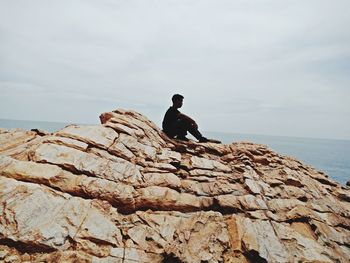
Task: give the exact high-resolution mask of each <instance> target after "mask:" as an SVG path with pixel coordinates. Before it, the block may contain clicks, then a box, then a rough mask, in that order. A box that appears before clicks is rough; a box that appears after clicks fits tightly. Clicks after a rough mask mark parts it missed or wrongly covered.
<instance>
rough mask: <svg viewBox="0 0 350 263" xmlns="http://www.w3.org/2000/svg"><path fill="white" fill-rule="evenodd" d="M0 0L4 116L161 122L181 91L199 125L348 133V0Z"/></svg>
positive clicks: (220, 128) (338, 135) (259, 130)
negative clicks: (112, 116) (137, 117)
mask: <svg viewBox="0 0 350 263" xmlns="http://www.w3.org/2000/svg"><path fill="white" fill-rule="evenodd" d="M1 5H2V7H3V8H1V10H0V36H1V39H2V41H1V42H0V58H1V59H0V92H1V94H2V95H1V97H0V118H14V119H36V120H38V119H41V120H52V121H66V120H68V121H75V122H79V123H81V122H90V123H95V122H96V121H98V118H97V117H98V115H99V114H100V112H101V111H107V110H112V109H114V108H116V107H124V108H132V109H135V110H139V111H141V112H143V113H144V114H146V115H148V116H149V117H150V118H151V119H152V120H154V121H155V122H156V123H157V124H158V125H160V123H161V119H162V116H163V114H164V111H165V110H166V108H167V107H168V106H169V104H170V97H171V95H172V94H173V93H182V94H184V95H185V104H184V107H183V109H182V110H183V111H184V112H186V113H188V114H189V115H193V116H194V117H195V118H197V119H198V122H199V123H200V125H201V127H203V129H207V130H218V131H226V132H230V131H235V132H251V133H267V134H280V135H291V136H293V135H296V136H309V137H330V138H332V137H334V138H348V139H350V137H349V136H350V132H349V131H350V124H349V122H348V121H346V120H348V119H349V115H350V107H349V101H350V90H349V88H348V87H349V82H350V75H349V74H348V69H349V66H350V63H349V61H350V60H349V58H350V48H349V47H350V34H349V33H350V32H349V31H350V30H349V29H348V27H347V25H348V24H350V17H349V16H348V14H347V10H349V8H350V2H349V1H347V0H337V1H328V0H318V1H316V0H312V1H307V2H302V1H291V0H289V1H283V2H276V1H272V0H266V1H245V0H244V1H243V0H239V1H228V0H227V1H226V0H223V1H209V0H203V1H172V0H167V1H140V0H139V1H136V0H131V1H122V0H119V1H107V0H104V1H98V2H96V1H82V0H81V1H68V0H63V1H58V2H57V1H47V0H46V1H43V0H38V1H35V2H34V1H23V0H22V1H21V0H19V1H2V4H1ZM13 105H17V106H16V107H14V106H13ZM62 105H64V107H62ZM58 109H59V110H58ZM322 116H323V118H322ZM291 120H292V122H293V123H294V124H293V125H291V124H290V123H291ZM310 120H313V121H310ZM316 122H317V123H316ZM238 124H239V125H238ZM297 126H300V127H302V128H298V127H297ZM316 127H317V128H316Z"/></svg>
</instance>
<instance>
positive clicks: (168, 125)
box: [163, 94, 209, 142]
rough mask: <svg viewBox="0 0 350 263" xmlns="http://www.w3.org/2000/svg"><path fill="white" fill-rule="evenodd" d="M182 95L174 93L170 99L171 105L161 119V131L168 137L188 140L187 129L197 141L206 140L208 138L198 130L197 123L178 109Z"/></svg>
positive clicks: (180, 105)
mask: <svg viewBox="0 0 350 263" xmlns="http://www.w3.org/2000/svg"><path fill="white" fill-rule="evenodd" d="M183 99H184V97H183V96H182V95H180V94H175V95H174V96H173V97H172V98H171V100H172V101H173V106H171V107H170V108H169V109H168V110H167V112H166V113H165V116H164V120H163V131H164V132H165V133H166V134H167V135H168V136H169V137H170V138H176V139H179V140H184V141H188V139H187V138H186V135H187V131H188V132H189V133H191V134H192V135H193V136H194V137H195V138H196V139H197V140H198V141H199V142H208V141H209V140H208V139H207V138H205V137H203V135H202V134H201V133H200V132H199V131H198V125H197V123H196V122H195V121H194V120H193V119H191V118H190V117H188V116H187V115H185V114H183V113H181V112H180V111H179V110H178V109H179V108H181V107H182V104H183Z"/></svg>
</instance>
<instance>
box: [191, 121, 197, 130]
mask: <svg viewBox="0 0 350 263" xmlns="http://www.w3.org/2000/svg"><path fill="white" fill-rule="evenodd" d="M191 126H192V127H193V128H195V129H196V130H198V124H197V123H196V122H195V121H193V122H192V123H191Z"/></svg>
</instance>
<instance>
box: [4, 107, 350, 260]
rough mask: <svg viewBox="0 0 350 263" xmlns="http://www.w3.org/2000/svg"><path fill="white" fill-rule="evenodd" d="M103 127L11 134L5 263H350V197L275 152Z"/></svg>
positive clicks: (108, 123) (137, 128) (144, 126)
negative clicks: (25, 262)
mask: <svg viewBox="0 0 350 263" xmlns="http://www.w3.org/2000/svg"><path fill="white" fill-rule="evenodd" d="M100 119H101V123H102V124H101V125H94V126H82V125H69V126H67V127H65V128H63V129H62V130H59V131H57V132H54V133H46V132H42V131H38V130H36V131H23V130H19V129H15V130H5V129H0V203H1V206H0V215H1V217H0V261H2V260H3V261H5V262H23V261H27V262H125V263H136V262H252V263H253V262H254V263H255V262H278V263H281V262H349V261H350V219H349V218H350V188H349V187H343V186H341V185H340V184H339V183H337V182H335V181H333V180H331V179H330V178H328V176H327V175H326V174H324V173H322V172H320V171H317V170H315V169H314V168H312V167H310V166H307V165H305V164H303V163H301V162H299V161H298V160H295V159H293V158H290V157H286V156H281V155H279V154H277V153H275V152H273V151H272V150H271V149H269V148H268V147H266V146H264V145H258V144H252V143H248V142H241V143H232V144H230V145H223V144H212V143H196V142H192V141H190V142H179V141H175V140H171V139H169V138H167V137H166V136H165V135H164V134H163V133H162V131H161V130H160V129H159V128H158V127H157V126H156V125H155V124H154V123H152V122H151V121H150V120H148V119H147V118H146V117H144V116H143V115H141V114H139V113H137V112H134V111H126V110H121V109H118V110H115V111H113V112H107V113H103V114H102V115H101V116H100Z"/></svg>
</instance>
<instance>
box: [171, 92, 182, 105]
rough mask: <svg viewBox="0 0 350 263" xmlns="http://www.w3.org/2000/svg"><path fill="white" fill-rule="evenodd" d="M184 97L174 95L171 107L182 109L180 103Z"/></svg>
mask: <svg viewBox="0 0 350 263" xmlns="http://www.w3.org/2000/svg"><path fill="white" fill-rule="evenodd" d="M183 99H184V96H182V95H180V94H175V95H174V96H173V97H172V98H171V100H172V101H173V107H175V108H177V109H178V108H181V107H182V102H183Z"/></svg>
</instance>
